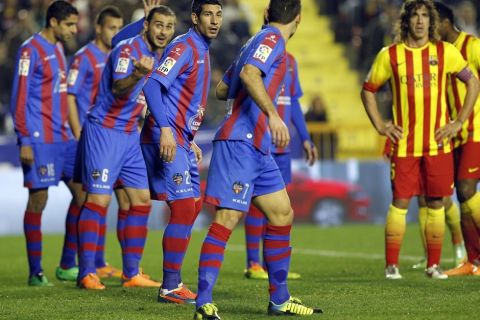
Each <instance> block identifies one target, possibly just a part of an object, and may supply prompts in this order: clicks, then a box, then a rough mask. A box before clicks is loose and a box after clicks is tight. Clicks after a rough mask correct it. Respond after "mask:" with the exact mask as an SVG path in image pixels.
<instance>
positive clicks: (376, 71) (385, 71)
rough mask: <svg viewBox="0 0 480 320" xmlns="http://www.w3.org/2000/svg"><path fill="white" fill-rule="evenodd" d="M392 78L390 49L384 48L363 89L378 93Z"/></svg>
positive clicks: (378, 55) (376, 58)
mask: <svg viewBox="0 0 480 320" xmlns="http://www.w3.org/2000/svg"><path fill="white" fill-rule="evenodd" d="M391 76H392V66H391V64H390V54H389V52H388V48H383V49H382V50H380V52H379V53H378V54H377V56H376V57H375V60H374V62H373V64H372V67H371V69H370V71H369V72H368V75H367V78H366V79H365V82H364V83H363V89H365V90H367V91H371V92H377V91H378V90H379V89H380V88H381V87H382V86H383V85H384V84H385V82H387V81H388V79H390V78H391Z"/></svg>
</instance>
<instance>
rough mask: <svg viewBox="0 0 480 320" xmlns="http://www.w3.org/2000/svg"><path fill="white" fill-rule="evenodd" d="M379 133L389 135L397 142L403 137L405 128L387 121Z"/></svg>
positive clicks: (388, 136) (389, 137)
mask: <svg viewBox="0 0 480 320" xmlns="http://www.w3.org/2000/svg"><path fill="white" fill-rule="evenodd" d="M378 133H380V135H382V136H387V138H388V139H390V140H391V141H392V142H397V141H398V140H400V139H402V138H403V128H402V127H400V126H397V125H396V124H393V123H392V121H387V122H385V123H384V124H383V126H382V127H381V128H380V129H379V130H378Z"/></svg>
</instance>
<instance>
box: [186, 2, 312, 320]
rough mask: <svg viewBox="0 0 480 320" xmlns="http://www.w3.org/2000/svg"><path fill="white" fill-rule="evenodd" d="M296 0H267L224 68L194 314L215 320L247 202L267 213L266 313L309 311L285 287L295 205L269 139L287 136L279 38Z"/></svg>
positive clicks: (289, 26)
mask: <svg viewBox="0 0 480 320" xmlns="http://www.w3.org/2000/svg"><path fill="white" fill-rule="evenodd" d="M300 8H301V4H300V0H271V1H270V3H269V6H268V9H267V13H266V15H267V21H268V22H269V24H268V25H265V26H264V27H263V28H262V30H261V31H259V32H258V33H257V34H256V35H254V36H253V37H252V38H251V39H250V40H249V41H248V42H247V44H246V45H245V46H244V47H243V48H242V50H241V51H240V54H239V56H238V57H237V59H236V61H235V62H234V66H232V67H231V68H230V72H232V76H231V82H230V86H229V87H228V93H227V115H226V117H225V119H224V121H223V123H222V125H221V127H220V129H219V130H218V132H217V134H216V136H215V139H214V142H213V144H214V145H213V155H212V160H211V163H210V169H209V173H208V180H207V190H206V193H205V201H207V202H208V203H211V204H213V205H215V206H216V207H217V211H216V214H215V218H214V221H213V223H212V224H211V225H210V228H209V231H208V234H207V236H206V239H205V241H204V242H203V246H202V249H201V253H200V262H199V275H198V296H197V299H196V307H197V310H196V312H195V315H194V319H220V317H219V316H218V308H217V306H216V305H215V304H213V301H212V300H213V299H212V291H213V287H214V285H215V282H216V280H217V277H218V275H219V271H220V267H221V265H222V261H223V257H224V250H225V246H226V243H227V241H228V239H229V237H230V234H231V232H232V230H233V228H234V227H235V226H236V225H237V223H238V221H239V220H240V218H241V217H242V215H243V213H244V212H247V211H248V208H249V207H250V202H251V200H252V198H253V203H254V204H255V205H256V206H257V207H258V208H259V209H260V210H261V211H262V212H263V214H264V215H265V216H266V217H267V219H268V222H267V226H266V228H265V229H266V231H265V236H264V246H263V256H264V258H265V262H266V266H267V270H268V275H269V283H270V287H269V288H270V289H269V291H270V303H269V305H268V313H269V314H270V315H295V314H296V315H311V314H313V313H315V312H320V310H318V309H313V308H309V307H306V306H305V305H303V304H302V303H301V301H300V300H299V299H296V298H292V297H291V296H290V293H289V291H288V285H287V274H288V270H289V263H290V253H291V247H290V229H291V225H292V221H293V211H292V208H291V206H290V200H289V198H288V194H287V192H286V190H285V185H284V182H283V179H282V175H281V173H280V171H279V169H278V166H277V165H276V163H275V161H274V160H273V158H272V155H271V150H270V149H271V144H272V141H273V143H274V144H275V145H276V146H277V147H279V148H284V147H286V146H287V145H288V143H289V140H290V135H289V132H288V128H287V126H286V125H285V123H284V122H283V121H282V119H281V117H280V116H279V114H278V112H277V111H276V108H275V105H274V101H276V99H277V97H278V94H279V93H280V89H281V87H282V85H283V83H284V78H285V76H286V72H287V56H286V50H285V44H286V42H287V41H288V39H290V37H291V36H292V35H293V34H294V33H295V31H296V29H297V26H298V24H299V23H300Z"/></svg>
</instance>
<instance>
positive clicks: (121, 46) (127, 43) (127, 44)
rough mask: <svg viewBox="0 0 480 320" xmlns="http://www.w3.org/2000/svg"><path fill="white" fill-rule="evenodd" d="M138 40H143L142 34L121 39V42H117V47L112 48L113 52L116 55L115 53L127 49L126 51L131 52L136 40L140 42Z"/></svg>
mask: <svg viewBox="0 0 480 320" xmlns="http://www.w3.org/2000/svg"><path fill="white" fill-rule="evenodd" d="M138 41H142V38H141V36H140V35H138V36H135V37H132V38H128V39H124V40H122V41H120V42H119V43H117V45H116V46H115V48H113V49H112V53H111V54H112V55H115V54H118V53H122V52H125V51H126V52H131V51H132V49H133V47H134V46H135V42H138Z"/></svg>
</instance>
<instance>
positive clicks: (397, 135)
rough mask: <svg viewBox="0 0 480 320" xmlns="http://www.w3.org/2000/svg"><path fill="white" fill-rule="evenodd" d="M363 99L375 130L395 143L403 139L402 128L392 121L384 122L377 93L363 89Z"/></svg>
mask: <svg viewBox="0 0 480 320" xmlns="http://www.w3.org/2000/svg"><path fill="white" fill-rule="evenodd" d="M361 97H362V102H363V106H364V108H365V111H366V112H367V115H368V118H369V119H370V122H371V123H372V124H373V126H374V127H375V130H377V132H378V133H379V134H380V135H382V136H387V137H388V138H389V139H390V140H392V141H393V142H396V141H398V140H400V139H402V137H403V129H402V127H400V126H398V125H396V124H393V123H392V122H391V121H384V120H383V118H382V116H381V115H380V112H379V111H378V105H377V100H376V99H375V93H374V92H372V91H369V90H367V89H365V88H363V89H362V92H361Z"/></svg>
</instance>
